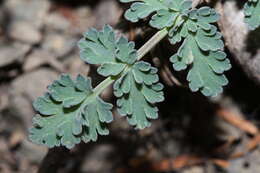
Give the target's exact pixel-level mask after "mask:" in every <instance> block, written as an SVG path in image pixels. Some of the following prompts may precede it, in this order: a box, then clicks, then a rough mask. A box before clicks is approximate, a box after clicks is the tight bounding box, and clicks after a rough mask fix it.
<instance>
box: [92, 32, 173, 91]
mask: <svg viewBox="0 0 260 173" xmlns="http://www.w3.org/2000/svg"><path fill="white" fill-rule="evenodd" d="M167 34H168V31H167V29H162V30H160V31H158V32H157V33H156V34H155V35H154V36H153V37H152V38H150V40H148V41H147V42H146V43H145V44H144V45H143V46H142V47H141V48H140V49H139V50H138V51H137V60H140V59H142V58H143V57H144V56H145V55H146V54H147V53H148V52H149V51H150V50H151V49H152V48H153V47H154V46H155V45H156V44H158V43H159V42H160V41H161V40H162V39H163V38H164V37H165V36H166V35H167ZM126 70H127V69H126ZM120 77H121V76H120V75H119V76H117V77H108V78H106V79H105V80H104V81H102V82H101V83H100V84H99V85H98V86H96V87H95V89H94V94H95V95H96V96H98V95H99V94H101V93H102V91H103V90H104V89H105V88H107V87H108V86H109V85H111V84H112V83H113V82H114V81H115V80H117V79H119V78H120Z"/></svg>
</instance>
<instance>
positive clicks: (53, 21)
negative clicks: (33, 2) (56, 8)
mask: <svg viewBox="0 0 260 173" xmlns="http://www.w3.org/2000/svg"><path fill="white" fill-rule="evenodd" d="M44 23H45V26H46V27H47V28H48V30H55V31H68V30H69V28H70V27H71V23H70V22H69V21H68V20H67V19H66V18H65V17H64V16H62V15H61V14H60V13H58V12H53V13H50V14H49V15H47V16H46V17H45V19H44Z"/></svg>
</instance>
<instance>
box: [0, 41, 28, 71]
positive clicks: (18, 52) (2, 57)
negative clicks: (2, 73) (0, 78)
mask: <svg viewBox="0 0 260 173" xmlns="http://www.w3.org/2000/svg"><path fill="white" fill-rule="evenodd" d="M29 50H30V46H29V45H27V44H21V43H17V42H14V43H11V44H9V43H5V42H1V43H0V52H1V53H0V67H3V66H6V65H10V64H12V63H13V62H15V61H20V62H21V61H22V60H23V58H24V56H25V54H26V53H27V52H28V51H29Z"/></svg>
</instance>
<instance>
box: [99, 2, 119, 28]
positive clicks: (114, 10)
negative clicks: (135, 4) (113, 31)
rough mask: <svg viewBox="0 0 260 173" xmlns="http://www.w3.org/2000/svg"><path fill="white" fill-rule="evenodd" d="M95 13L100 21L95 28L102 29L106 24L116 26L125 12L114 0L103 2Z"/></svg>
mask: <svg viewBox="0 0 260 173" xmlns="http://www.w3.org/2000/svg"><path fill="white" fill-rule="evenodd" d="M94 11H95V13H96V16H97V19H98V20H96V22H97V23H96V24H95V27H96V28H98V29H100V28H102V27H103V26H104V25H105V24H110V25H112V26H113V25H115V24H116V23H117V22H118V20H119V18H120V17H121V15H122V12H123V11H122V9H120V8H119V6H118V4H117V2H116V1H114V0H106V1H101V2H100V4H99V5H98V6H97V8H96V9H95V10H94ZM104 14H105V15H104Z"/></svg>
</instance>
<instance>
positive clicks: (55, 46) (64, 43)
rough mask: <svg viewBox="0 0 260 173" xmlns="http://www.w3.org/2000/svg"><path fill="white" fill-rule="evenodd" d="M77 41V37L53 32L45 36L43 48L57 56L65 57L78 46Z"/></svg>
mask: <svg viewBox="0 0 260 173" xmlns="http://www.w3.org/2000/svg"><path fill="white" fill-rule="evenodd" d="M77 41H78V39H77V38H75V37H72V36H69V35H63V34H58V33H55V32H52V33H48V34H47V35H45V36H44V40H43V43H42V49H43V50H45V51H47V52H49V53H50V54H52V55H53V56H55V57H63V56H65V55H67V54H69V53H70V52H71V51H72V50H73V49H74V48H76V46H77Z"/></svg>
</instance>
